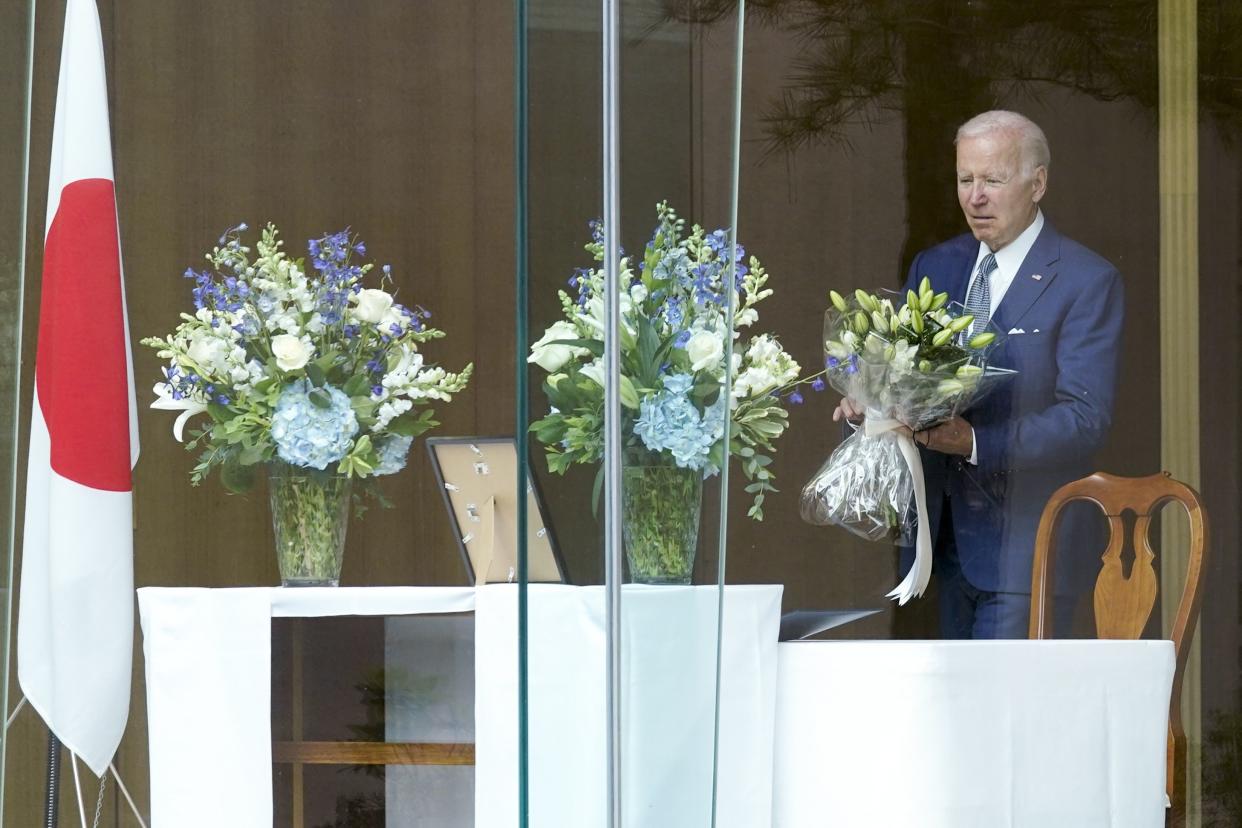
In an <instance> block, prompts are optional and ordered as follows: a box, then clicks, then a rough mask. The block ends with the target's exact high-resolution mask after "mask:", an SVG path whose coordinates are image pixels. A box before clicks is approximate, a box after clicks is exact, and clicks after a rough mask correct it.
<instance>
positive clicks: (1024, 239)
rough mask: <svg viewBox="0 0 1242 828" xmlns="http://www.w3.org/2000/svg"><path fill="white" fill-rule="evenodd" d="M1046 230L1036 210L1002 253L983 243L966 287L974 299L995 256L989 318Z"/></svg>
mask: <svg viewBox="0 0 1242 828" xmlns="http://www.w3.org/2000/svg"><path fill="white" fill-rule="evenodd" d="M1043 229H1044V213H1043V211H1042V210H1039V209H1036V210H1035V220H1034V221H1032V222H1031V225H1030V227H1027V228H1026V229H1025V230H1023V231H1022V233H1021V234H1020V235H1019V236H1018V237H1017V238H1016V239H1014V240H1013V241H1012V242H1010V243H1009V244H1007V245H1005V246H1004V247H1002V248H1001V249H1000V250H992V249H991V248H990V247H988V246H987V245H986V244H984V243H983V242H979V254H978V255H977V256H975V267H974V269H973V270H972V271H971V276H970V281H969V282H968V283H967V284H966V295H967V296H969V295H970V288H971V287H972V286H973V285H974V283H975V279H978V278H979V263H980V262H982V261H983V259H984V257H986V256H987V255H988V254H989V253H993V254H995V256H996V270H993V271H992V275H991V277H990V279H991V281H990V282H989V283H988V288H989V290H990V296H991V300H992V307H991V310H989V311H988V318H991V317H993V316H995V315H996V309H997V308H999V307H1000V303H1001V300H1002V299H1004V298H1005V294H1006V293H1007V292H1008V291H1009V286H1010V285H1012V284H1013V280H1014V279H1015V278H1016V277H1017V275H1018V268H1020V267H1022V262H1024V261H1026V254H1028V253H1030V252H1031V248H1032V247H1034V246H1035V239H1037V238H1039V232H1040V231H1041V230H1043ZM970 464H971V465H972V466H977V465H979V444H978V443H976V442H975V430H974V428H971V429H970Z"/></svg>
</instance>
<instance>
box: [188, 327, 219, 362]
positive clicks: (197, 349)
mask: <svg viewBox="0 0 1242 828" xmlns="http://www.w3.org/2000/svg"><path fill="white" fill-rule="evenodd" d="M225 348H226V345H225V343H224V340H222V339H220V337H218V336H216V335H215V334H213V333H211V332H210V331H195V332H194V334H193V335H192V337H191V339H190V345H189V347H188V348H186V356H188V357H189V358H190V360H191V361H192V362H193V363H194V364H195V365H197V366H198V367H199V368H200V369H201V370H203V371H207V372H213V371H216V370H218V369H219V368H220V367H221V366H222V365H223V362H224V354H225Z"/></svg>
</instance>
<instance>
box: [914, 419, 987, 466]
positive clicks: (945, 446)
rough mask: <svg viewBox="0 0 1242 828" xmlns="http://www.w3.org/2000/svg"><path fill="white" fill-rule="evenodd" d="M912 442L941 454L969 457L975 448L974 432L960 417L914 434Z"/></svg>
mask: <svg viewBox="0 0 1242 828" xmlns="http://www.w3.org/2000/svg"><path fill="white" fill-rule="evenodd" d="M914 442H916V443H918V444H919V445H920V446H924V447H925V448H928V449H931V450H932V451H938V452H940V453H941V454H959V455H961V456H962V457H969V456H970V454H971V452H973V451H974V449H975V432H974V429H972V428H971V427H970V423H968V422H966V421H965V420H963V419H962V418H961V417H954V418H953V419H952V420H949V421H947V422H944V423H941V424H940V425H938V426H936V427H935V428H929V429H927V430H926V431H920V432H918V433H916V434H915V435H914Z"/></svg>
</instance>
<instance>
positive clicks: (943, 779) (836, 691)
mask: <svg viewBox="0 0 1242 828" xmlns="http://www.w3.org/2000/svg"><path fill="white" fill-rule="evenodd" d="M779 662H780V668H779V669H780V675H779V679H778V689H777V719H776V760H775V783H774V790H773V800H774V802H773V814H774V819H773V824H774V826H775V828H803V826H806V828H810V826H815V828H825V826H827V828H886V826H918V828H941V826H943V828H972V826H978V828H1050V827H1051V826H1055V827H1056V828H1080V827H1081V828H1146V826H1151V827H1152V828H1156V827H1157V826H1162V825H1164V813H1165V809H1164V783H1165V732H1166V727H1167V725H1168V705H1169V693H1170V689H1171V687H1172V679H1173V645H1172V643H1171V642H1168V641H1005V642H999V641H998V642H899V641H879V642H861V641H860V642H792V643H786V644H781V645H780V646H779Z"/></svg>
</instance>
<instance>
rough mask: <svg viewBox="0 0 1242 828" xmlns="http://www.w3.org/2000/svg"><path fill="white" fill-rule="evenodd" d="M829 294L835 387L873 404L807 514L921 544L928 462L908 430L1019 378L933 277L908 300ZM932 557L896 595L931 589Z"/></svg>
mask: <svg viewBox="0 0 1242 828" xmlns="http://www.w3.org/2000/svg"><path fill="white" fill-rule="evenodd" d="M885 293H887V292H885ZM830 298H831V301H832V307H831V308H829V309H828V310H827V312H826V313H825V315H824V352H825V361H826V362H825V364H826V368H827V378H828V382H829V384H830V385H832V387H833V388H835V389H836V390H837V391H839V392H840V393H841V394H842V395H843V396H845V397H847V398H849V399H851V400H853V401H854V402H855V403H856V404H857V405H858V406H860V407H862V408H865V409H866V420H865V423H864V425H863V427H862V428H859V429H858V430H857V431H856V432H855V433H854V434H852V435H851V436H849V437H847V438H846V439H845V440H844V441H843V442H842V443H841V445H840V446H838V447H837V449H836V451H834V452H833V453H832V456H831V457H829V458H828V461H827V462H826V463H824V465H823V466H822V467H821V468H820V470H819V472H817V473H816V474H815V476H814V477H812V478H811V480H810V482H809V483H807V484H806V486H805V487H804V488H803V490H802V503H801V506H802V517H803V519H804V520H806V521H807V522H809V523H814V524H819V525H829V524H831V525H836V526H841V527H844V528H845V529H848V530H849V531H851V532H853V533H854V534H856V535H859V536H861V537H864V538H867V539H868V540H876V541H880V540H888V541H891V542H894V543H898V544H900V545H903V546H909V545H914V544H915V542H916V536H918V535H924V534H925V533H926V527H921V526H920V523H921V521H920V512H922V504H921V503H920V501H921V500H922V488H923V486H922V484H923V481H922V466H921V463H920V461H919V457H918V451H917V449H916V448H915V447H914V443H913V442H912V440H911V439H910V436H909V433H910V432H916V431H921V430H924V429H928V428H932V427H933V426H936V425H939V424H940V423H943V422H945V421H947V420H949V419H951V418H953V417H955V416H957V415H959V414H961V413H962V412H963V411H965V410H966V409H967V408H969V407H970V406H971V405H972V404H973V403H975V402H976V401H977V400H978V399H979V398H980V396H981V395H982V394H984V393H986V392H987V390H988V389H989V388H991V387H992V386H993V385H994V384H995V383H996V382H998V381H1000V380H1001V379H1003V378H1005V377H1008V376H1010V375H1012V373H1013V372H1012V371H1008V370H1005V369H1000V368H995V367H989V366H988V364H987V357H988V354H989V352H990V351H991V350H992V349H993V348H994V347H995V346H996V345H997V344H998V342H999V339H998V331H997V329H996V328H995V326H994V325H991V323H987V324H979V323H976V321H975V319H974V317H973V316H972V315H970V314H968V313H965V312H964V309H963V308H962V306H961V305H959V304H956V303H950V302H949V297H948V294H946V293H935V292H934V291H933V290H932V288H931V284H930V282H929V280H927V279H924V280H923V282H922V284H921V285H920V286H919V289H918V290H917V291H915V290H911V291H908V292H907V294H906V296H905V297H901V296H899V295H898V294H891V295H883V294H881V295H876V294H870V293H867V292H866V291H863V290H858V291H855V293H854V295H853V296H852V297H850V298H849V299H846V298H844V297H842V296H841V295H840V294H838V293H837V292H836V291H831V292H830ZM903 298H904V300H905V301H904V303H903V302H902V299H903ZM907 430H908V431H907ZM918 541H919V545H920V546H923V545H925V542H924V541H923V539H922V538H919V539H918ZM927 555H928V560H927V561H926V572H925V573H917V574H916V573H912V575H915V579H914V580H915V581H920V580H921V581H922V583H921V584H916V585H914V586H909V585H904V584H903V587H905V589H904V591H903V587H899V588H898V590H895V591H894V592H895V593H899V594H897V595H895V596H894V597H899V598H900V599H901V600H902V603H904V602H905V600H906V599H908V598H909V597H911V595H917V594H920V593H921V592H922V589H923V587H924V586H926V577H924V576H925V575H926V576H929V575H930V571H931V567H930V550H927Z"/></svg>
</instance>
